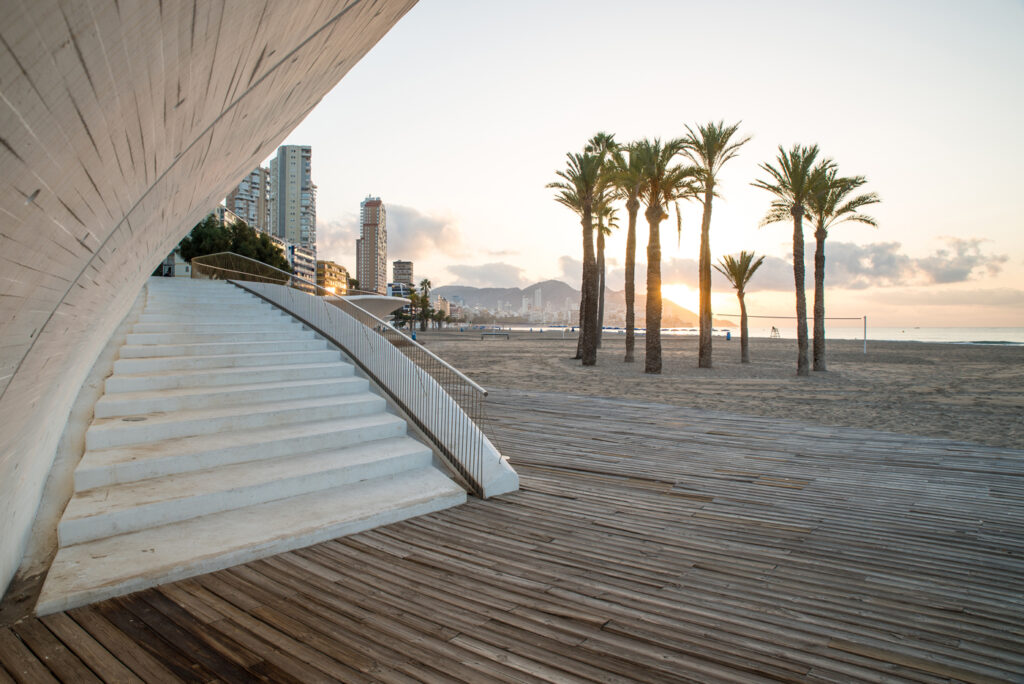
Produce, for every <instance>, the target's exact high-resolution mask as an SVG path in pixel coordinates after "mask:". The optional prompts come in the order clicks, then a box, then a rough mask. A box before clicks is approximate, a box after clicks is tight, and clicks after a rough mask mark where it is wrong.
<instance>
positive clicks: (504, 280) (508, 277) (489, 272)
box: [448, 262, 529, 287]
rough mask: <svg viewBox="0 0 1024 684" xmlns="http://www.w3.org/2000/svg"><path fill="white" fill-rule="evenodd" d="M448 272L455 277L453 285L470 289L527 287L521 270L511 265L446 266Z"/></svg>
mask: <svg viewBox="0 0 1024 684" xmlns="http://www.w3.org/2000/svg"><path fill="white" fill-rule="evenodd" d="M448 271H449V272H451V273H452V274H454V275H455V278H456V281H455V282H454V283H452V284H453V285H469V286H472V287H520V286H522V285H527V284H529V283H527V281H526V279H525V278H524V277H523V269H522V268H520V267H518V266H513V265H512V264H505V263H501V262H493V263H490V264H482V265H480V266H475V265H469V264H456V265H454V266H448Z"/></svg>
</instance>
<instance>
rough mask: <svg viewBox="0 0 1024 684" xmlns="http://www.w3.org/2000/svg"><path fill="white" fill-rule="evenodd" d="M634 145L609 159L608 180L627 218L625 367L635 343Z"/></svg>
mask: <svg viewBox="0 0 1024 684" xmlns="http://www.w3.org/2000/svg"><path fill="white" fill-rule="evenodd" d="M635 145H636V143H630V144H629V145H627V146H626V147H625V150H623V149H622V148H620V149H618V150H616V152H615V154H614V155H613V156H612V170H611V178H610V182H611V184H612V186H613V188H614V191H615V196H616V198H617V199H621V200H624V201H625V202H626V213H627V215H628V216H629V222H628V224H627V228H626V356H625V358H624V359H623V361H624V362H625V363H632V362H633V347H634V346H635V342H636V340H635V335H634V332H633V329H634V328H635V327H636V312H635V311H634V306H633V304H634V300H635V298H636V283H635V280H636V216H637V214H638V213H639V212H640V192H641V190H642V188H643V178H644V176H643V167H642V166H641V165H640V156H639V155H638V154H637V153H636V150H635ZM623 151H625V154H623Z"/></svg>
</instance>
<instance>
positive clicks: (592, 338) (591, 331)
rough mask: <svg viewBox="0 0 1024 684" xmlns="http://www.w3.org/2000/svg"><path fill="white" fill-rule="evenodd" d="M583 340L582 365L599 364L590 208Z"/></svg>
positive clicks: (586, 214)
mask: <svg viewBox="0 0 1024 684" xmlns="http://www.w3.org/2000/svg"><path fill="white" fill-rule="evenodd" d="M582 223H583V290H584V292H585V293H586V294H585V297H584V300H583V329H582V330H581V331H580V337H582V338H583V349H582V352H583V354H582V356H583V358H582V363H583V365H584V366H593V365H596V364H597V260H596V259H595V258H594V223H593V214H592V211H591V209H590V208H589V207H587V208H585V209H584V211H583V220H582Z"/></svg>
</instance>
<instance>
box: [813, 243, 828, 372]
mask: <svg viewBox="0 0 1024 684" xmlns="http://www.w3.org/2000/svg"><path fill="white" fill-rule="evenodd" d="M826 235H827V233H826V232H825V229H824V228H822V227H821V226H820V225H819V226H818V229H817V230H816V231H814V239H815V242H816V243H817V244H816V245H815V249H814V352H813V355H814V370H816V371H823V370H826V369H825V237H826Z"/></svg>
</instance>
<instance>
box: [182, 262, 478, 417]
mask: <svg viewBox="0 0 1024 684" xmlns="http://www.w3.org/2000/svg"><path fill="white" fill-rule="evenodd" d="M222 256H231V257H233V258H236V259H243V260H245V261H247V262H251V263H253V264H258V265H259V267H260V268H262V269H270V270H271V271H276V272H277V273H279V274H281V276H283V277H284V280H283V281H281V282H279V283H278V284H279V285H289V286H292V285H290V283H291V282H299V283H302V284H303V285H306V286H308V287H312V288H314V290H315V291H316V292H317V293H318V294H319V296H321V297H325V298H326V297H345V296H351V294H349V295H339V294H337V293H334V292H331V291H330V290H328V289H326V288H324V287H321V286H320V285H317V284H316V283H314V282H312V281H310V280H306V279H305V278H302V277H301V276H297V275H295V274H293V273H288V272H287V271H282V270H281V269H279V268H276V267H274V266H271V265H270V264H265V263H263V262H262V261H257V260H256V259H253V258H251V257H247V256H243V255H241V254H235V253H234V252H217V253H216V254H206V255H204V256H200V257H195V258H194V259H192V262H191V263H192V272H193V273H195V267H196V265H197V264H198V265H199V266H201V267H202V268H206V269H216V270H218V271H222V272H226V273H235V274H237V275H241V276H252V275H258V274H253V273H249V272H247V271H238V270H234V269H229V268H224V267H222V266H214V265H212V264H208V263H206V261H203V260H209V259H212V258H213V257H222ZM259 277H265V276H259ZM245 279H246V278H239V280H245ZM224 280H227V278H225V279H224ZM272 282H273V281H272ZM292 287H293V286H292ZM296 289H300V290H301V289H304V288H296ZM349 292H350V293H351V292H356V293H358V294H364V295H376V296H378V297H382V296H383V295H381V294H380V293H379V292H368V291H366V290H349ZM331 303H332V304H333V303H334V302H331ZM348 304H349V306H354V307H356V308H357V309H359V310H360V311H361V312H363V313H364V314H366V316H369V317H370V318H372V319H373V322H374V324H375V325H386V326H387V327H389V328H391V329H392V330H394V331H395V332H397V333H398V334H400V335H401V334H402V333H401V332H400V331H399V330H398V328H396V327H395V326H393V325H391V323H389V322H388V321H385V320H384V319H382V318H378V317H377V316H375V315H373V314H372V313H370V312H369V311H367V310H366V309H364V308H362V307H361V306H359V305H358V304H356V303H355V302H348ZM371 327H373V326H371ZM403 337H405V338H406V339H407V340H408V341H409V343H410V344H411V345H412V346H413V347H416V349H417V351H419V352H422V353H424V354H426V355H427V356H429V357H431V358H432V359H433V360H434V361H436V362H437V363H439V364H441V365H442V366H444V367H445V368H446V369H447V370H450V371H451V372H453V373H455V374H456V375H457V376H458V377H459V378H460V379H461V380H462V381H464V382H465V383H466V384H468V385H469V386H470V387H472V388H473V389H475V390H476V391H478V392H480V393H481V394H483V395H484V396H485V397H486V396H487V390H486V389H484V388H483V387H482V386H480V385H479V384H478V383H476V382H474V381H473V379H472V378H470V377H468V376H467V375H466V374H465V373H463V372H462V371H460V370H459V369H458V368H456V367H455V366H453V365H451V364H450V363H448V362H447V361H445V360H444V359H442V358H441V357H440V356H438V355H437V354H435V353H434V352H432V351H430V350H429V349H427V348H426V347H424V346H423V345H422V344H420V343H419V342H417V341H416V340H414V339H412V338H411V337H408V336H406V335H403Z"/></svg>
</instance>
